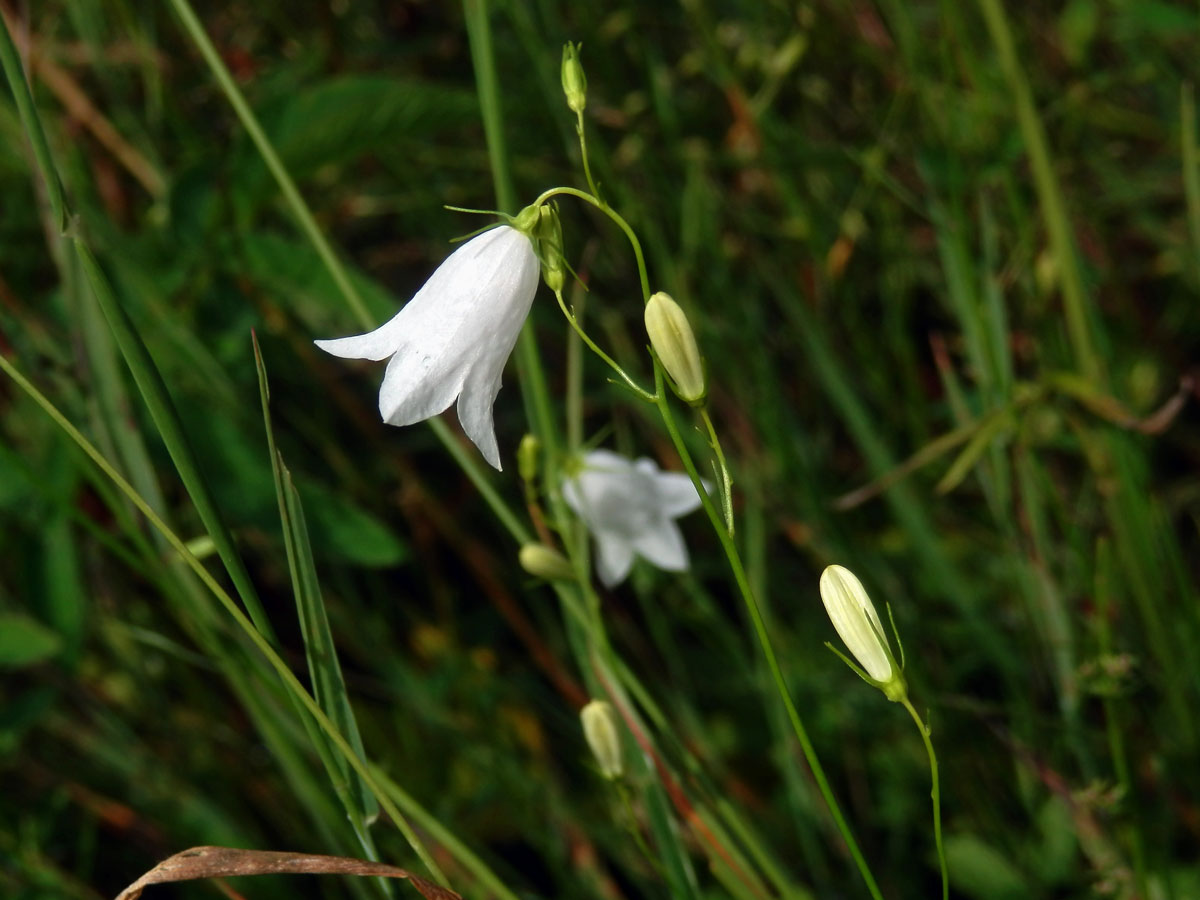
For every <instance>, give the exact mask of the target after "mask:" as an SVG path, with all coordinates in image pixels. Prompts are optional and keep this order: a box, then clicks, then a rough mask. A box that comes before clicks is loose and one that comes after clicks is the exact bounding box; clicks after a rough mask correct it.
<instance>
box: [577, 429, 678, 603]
mask: <svg viewBox="0 0 1200 900" xmlns="http://www.w3.org/2000/svg"><path fill="white" fill-rule="evenodd" d="M563 498H564V499H565V500H566V501H567V505H568V506H570V507H571V509H573V510H574V511H575V512H576V513H577V514H578V515H579V517H580V518H581V519H583V521H584V524H586V525H587V527H588V530H589V531H591V533H592V537H593V538H594V539H595V541H596V574H597V575H598V576H599V578H600V581H601V582H602V583H603V584H604V585H605V587H613V586H615V585H617V584H620V583H621V582H622V581H623V580H624V579H625V576H627V575H628V574H629V570H630V569H631V568H633V557H634V554H636V555H638V556H641V557H642V558H643V559H646V560H647V561H649V562H651V563H653V564H654V565H656V566H658V567H659V568H660V569H666V570H667V571H669V572H684V571H687V567H688V552H687V547H686V546H685V545H684V543H683V535H682V534H681V533H680V531H679V526H678V525H676V524H675V519H677V518H678V517H679V516H682V515H685V514H686V513H690V512H691V511H692V510H694V509H696V508H697V507H699V506H700V495H699V494H697V493H696V487H695V485H693V484H692V480H691V478H689V477H688V476H687V475H686V474H684V473H683V472H663V471H660V470H659V468H658V465H657V464H656V463H655V462H654V460H652V459H646V458H644V457H643V458H641V459H638V460H631V459H627V458H626V457H624V456H621V455H620V454H619V453H613V452H612V451H611V450H592V451H591V452H589V453H587V454H585V455H584V457H583V464H582V466H581V468H580V469H579V471H577V472H575V473H574V474H572V475H571V476H569V477H568V478H566V479H565V480H564V482H563Z"/></svg>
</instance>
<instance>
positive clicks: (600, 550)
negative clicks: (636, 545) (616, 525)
mask: <svg viewBox="0 0 1200 900" xmlns="http://www.w3.org/2000/svg"><path fill="white" fill-rule="evenodd" d="M632 568H633V547H632V545H630V543H629V542H628V541H626V540H625V539H624V538H621V537H617V536H614V535H606V534H597V535H596V575H597V576H598V577H599V578H600V583H601V584H603V585H604V586H605V587H607V588H611V587H616V586H617V585H618V584H620V583H621V582H622V581H624V580H625V578H626V576H627V575H629V570H630V569H632Z"/></svg>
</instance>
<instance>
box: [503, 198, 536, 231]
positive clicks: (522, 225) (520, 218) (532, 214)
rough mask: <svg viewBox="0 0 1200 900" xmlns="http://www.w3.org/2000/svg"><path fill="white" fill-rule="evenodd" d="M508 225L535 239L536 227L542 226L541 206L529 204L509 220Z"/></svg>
mask: <svg viewBox="0 0 1200 900" xmlns="http://www.w3.org/2000/svg"><path fill="white" fill-rule="evenodd" d="M508 224H509V225H511V226H512V227H513V228H515V229H517V231H520V232H521V233H523V234H527V235H529V237H531V238H534V237H537V232H538V226H539V225H541V224H542V206H541V204H539V203H531V204H529V205H528V206H526V207H525V208H524V209H523V210H521V211H520V212H519V213H517V214H516V215H515V216H513V217H512V218H511V219H509V221H508Z"/></svg>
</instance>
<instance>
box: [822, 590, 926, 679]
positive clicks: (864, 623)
mask: <svg viewBox="0 0 1200 900" xmlns="http://www.w3.org/2000/svg"><path fill="white" fill-rule="evenodd" d="M821 601H822V602H823V603H824V604H825V611H826V612H827V613H829V618H830V619H831V620H832V621H833V627H834V628H835V629H837V633H838V635H839V636H840V637H841V639H842V642H843V643H844V644H845V645H846V648H847V649H848V650H849V651H850V652H851V653H852V654H853V655H854V658H855V659H857V660H858V663H859V665H861V666H862V669H863V671H860V672H859V674H860V675H864V674H865V679H866V680H867V681H868V682H869V683H870V684H873V685H874V686H875V687H877V688H879V689H880V690H881V691H883V692H884V694H886V695H887V698H888V699H889V700H894V701H898V700H900V699H902V698H903V697H904V696H905V694H906V693H907V692H908V687H907V685H906V684H905V682H904V675H903V674H901V672H900V667H899V666H897V665H896V660H895V657H893V656H892V648H891V645H890V644H889V643H888V639H887V635H885V634H884V633H883V623H881V622H880V621H879V614H878V613H877V612H875V604H874V603H872V602H871V598H870V597H868V596H867V592H866V590H865V589H864V588H863V586H862V582H861V581H859V580H858V578H856V577H855V575H854V573H853V572H851V571H850V570H849V569H846V568H843V567H842V566H829V567H828V568H826V569H825V571H824V572H822V573H821ZM829 646H830V647H831V648H832V645H829ZM835 652H836V650H835ZM839 655H841V654H839ZM842 659H843V660H845V659H846V657H844V656H843V657H842ZM847 662H849V661H848V660H847ZM852 668H856V667H854V666H852Z"/></svg>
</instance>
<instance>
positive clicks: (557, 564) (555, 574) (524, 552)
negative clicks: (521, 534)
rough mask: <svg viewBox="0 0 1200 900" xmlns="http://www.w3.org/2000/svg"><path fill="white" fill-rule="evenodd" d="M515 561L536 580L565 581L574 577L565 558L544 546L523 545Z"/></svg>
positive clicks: (573, 572)
mask: <svg viewBox="0 0 1200 900" xmlns="http://www.w3.org/2000/svg"><path fill="white" fill-rule="evenodd" d="M517 559H518V561H519V562H520V563H521V568H522V569H524V570H525V571H526V572H528V573H529V574H530V575H533V576H535V577H537V578H545V579H546V580H547V581H555V580H558V581H567V580H570V579H573V578H574V577H575V570H574V569H573V568H571V563H570V562H569V561H568V560H567V558H566V557H565V556H563V555H562V554H561V553H559V552H558V551H557V550H551V549H550V548H549V547H547V546H546V545H545V544H525V545H523V546H522V547H521V549H520V551H519V552H518V553H517Z"/></svg>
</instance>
